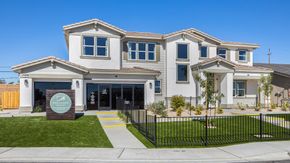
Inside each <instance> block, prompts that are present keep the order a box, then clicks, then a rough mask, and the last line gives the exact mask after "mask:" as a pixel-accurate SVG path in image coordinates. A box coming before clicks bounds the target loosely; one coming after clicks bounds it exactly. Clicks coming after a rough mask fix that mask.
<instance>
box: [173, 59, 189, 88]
mask: <svg viewBox="0 0 290 163" xmlns="http://www.w3.org/2000/svg"><path fill="white" fill-rule="evenodd" d="M179 65H183V66H186V67H187V73H186V80H178V66H179ZM176 82H178V83H188V82H189V66H188V64H184V63H177V64H176Z"/></svg>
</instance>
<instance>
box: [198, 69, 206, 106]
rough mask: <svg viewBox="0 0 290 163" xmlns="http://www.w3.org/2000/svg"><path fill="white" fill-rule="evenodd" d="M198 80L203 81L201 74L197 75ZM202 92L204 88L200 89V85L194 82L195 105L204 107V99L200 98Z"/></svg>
mask: <svg viewBox="0 0 290 163" xmlns="http://www.w3.org/2000/svg"><path fill="white" fill-rule="evenodd" d="M198 74H199V76H200V78H201V79H203V80H205V79H206V78H205V76H204V74H203V72H199V73H198ZM203 91H204V88H201V87H200V83H199V82H197V81H196V98H197V105H204V102H205V98H204V97H201V94H202V92H203Z"/></svg>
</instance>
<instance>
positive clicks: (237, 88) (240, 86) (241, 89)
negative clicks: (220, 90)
mask: <svg viewBox="0 0 290 163" xmlns="http://www.w3.org/2000/svg"><path fill="white" fill-rule="evenodd" d="M245 93H246V81H244V80H234V83H233V96H245Z"/></svg>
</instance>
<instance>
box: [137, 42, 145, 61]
mask: <svg viewBox="0 0 290 163" xmlns="http://www.w3.org/2000/svg"><path fill="white" fill-rule="evenodd" d="M139 44H145V50H139ZM137 51H138V54H137V56H138V60H139V61H146V60H147V57H146V52H147V44H146V42H138V46H137ZM139 52H144V53H145V54H144V55H145V58H144V59H140V58H139Z"/></svg>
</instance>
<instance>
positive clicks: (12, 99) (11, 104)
mask: <svg viewBox="0 0 290 163" xmlns="http://www.w3.org/2000/svg"><path fill="white" fill-rule="evenodd" d="M18 107H19V92H12V91H9V92H8V91H7V92H2V93H1V108H4V109H17V108H18Z"/></svg>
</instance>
